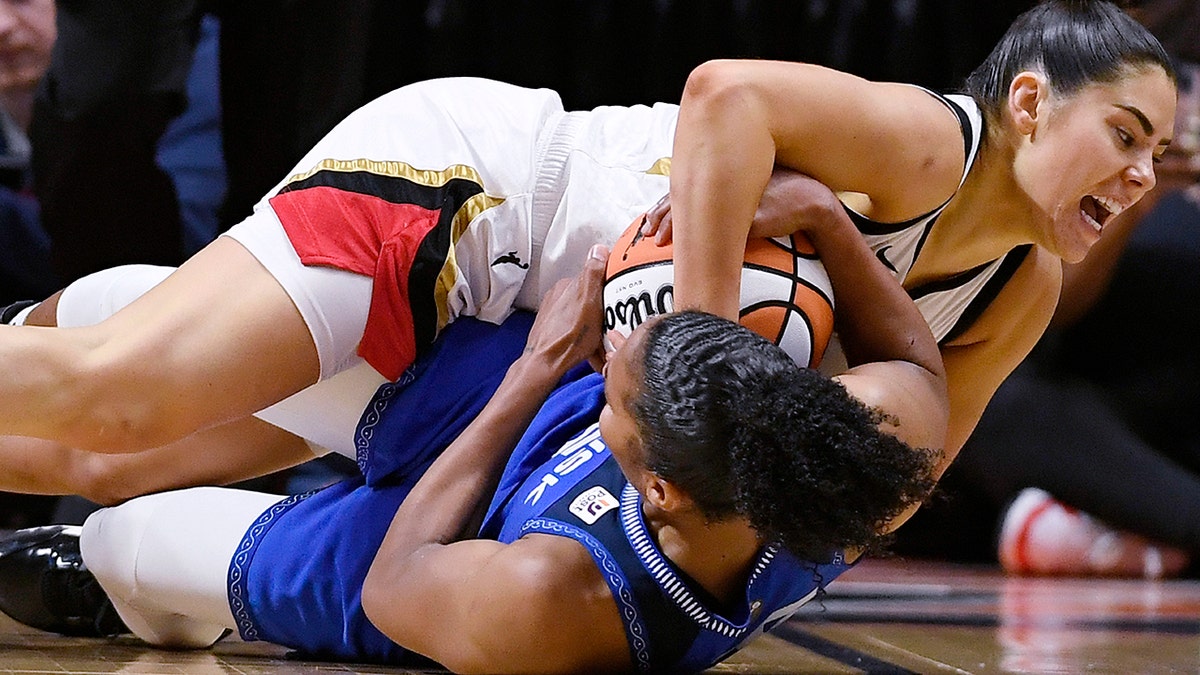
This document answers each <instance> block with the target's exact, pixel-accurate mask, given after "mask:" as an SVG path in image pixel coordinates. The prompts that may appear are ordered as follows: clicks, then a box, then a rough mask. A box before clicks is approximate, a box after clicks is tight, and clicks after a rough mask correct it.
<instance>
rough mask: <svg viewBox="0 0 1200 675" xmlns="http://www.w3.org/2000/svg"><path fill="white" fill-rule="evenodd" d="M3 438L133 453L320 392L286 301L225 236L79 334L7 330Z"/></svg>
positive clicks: (303, 336) (0, 416) (300, 323)
mask: <svg viewBox="0 0 1200 675" xmlns="http://www.w3.org/2000/svg"><path fill="white" fill-rule="evenodd" d="M0 363H9V364H20V366H19V367H14V368H12V369H11V371H10V372H9V374H8V376H7V377H6V378H4V380H3V381H0V401H3V402H4V403H3V405H0V430H2V431H4V432H6V433H10V434H20V435H25V436H34V437H38V438H45V439H48V440H56V441H60V442H63V443H66V444H67V445H70V446H73V447H78V448H83V449H87V450H95V451H102V452H130V451H135V450H141V449H145V448H150V447H155V446H158V445H162V444H164V443H166V442H169V441H173V440H177V439H179V438H182V437H183V436H186V435H188V434H190V433H192V432H194V431H196V430H198V429H201V428H205V427H209V426H212V425H215V424H219V423H222V422H227V421H230V420H234V419H238V418H240V417H245V416H248V415H250V414H252V413H253V412H255V411H257V410H259V409H261V408H264V407H266V406H268V405H270V404H272V403H275V402H277V401H279V400H281V399H283V398H285V397H286V396H288V395H290V394H293V393H295V392H297V391H299V390H300V389H302V388H304V387H305V386H308V385H310V384H312V383H313V382H315V381H316V379H317V376H318V373H319V367H320V365H319V361H318V357H317V352H316V348H315V346H314V344H313V340H312V337H311V335H310V334H309V331H308V328H307V327H306V325H305V323H304V320H303V318H302V317H301V315H300V313H299V311H298V310H297V309H296V308H295V306H294V305H293V304H292V302H291V300H290V298H289V297H288V295H287V293H286V292H285V291H284V290H283V288H282V287H281V286H280V285H279V284H278V282H276V281H275V279H274V277H272V276H271V275H270V274H269V273H268V272H267V271H266V269H265V268H263V267H262V266H261V265H260V264H259V263H258V261H257V260H256V259H255V258H254V256H253V255H251V254H250V253H249V252H248V251H246V250H245V248H243V247H242V246H241V245H240V244H238V243H237V242H236V241H234V240H232V239H230V238H227V237H222V238H220V239H218V240H217V241H216V242H214V243H213V244H211V245H210V246H209V247H208V248H206V249H204V250H203V251H201V252H200V253H198V254H197V255H196V256H195V257H193V258H192V259H191V260H189V261H188V262H187V263H185V264H184V265H183V266H182V267H181V268H180V269H179V270H178V271H177V272H176V273H175V274H173V275H171V276H170V277H169V278H167V279H166V280H165V281H164V282H163V283H161V284H160V285H158V286H156V287H155V288H154V289H152V290H151V291H149V292H148V293H146V295H145V296H143V297H142V298H139V299H138V300H136V301H134V302H133V303H132V304H130V305H129V306H128V307H126V308H125V309H123V310H121V311H119V312H117V313H116V314H114V315H113V316H112V317H110V318H109V319H107V320H105V321H103V322H101V323H100V324H97V325H96V326H90V327H86V328H74V329H54V330H47V329H35V328H11V327H10V328H6V329H4V330H2V331H0Z"/></svg>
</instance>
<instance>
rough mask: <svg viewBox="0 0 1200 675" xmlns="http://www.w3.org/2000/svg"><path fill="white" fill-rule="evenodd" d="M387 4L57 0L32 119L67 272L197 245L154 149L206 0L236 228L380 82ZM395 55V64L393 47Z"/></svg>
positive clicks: (226, 219)
mask: <svg viewBox="0 0 1200 675" xmlns="http://www.w3.org/2000/svg"><path fill="white" fill-rule="evenodd" d="M376 4H377V3H376V2H375V0H260V1H257V2H205V1H204V0H155V2H145V1H144V0H72V1H71V2H62V3H60V6H59V8H58V20H57V29H58V40H57V42H56V43H55V45H54V51H53V58H52V60H51V63H50V68H49V71H48V72H47V73H46V76H45V78H44V79H43V82H42V86H41V87H39V89H38V92H37V96H36V99H35V107H34V112H33V121H32V127H31V138H32V146H33V167H34V190H35V193H36V195H37V197H38V200H39V202H40V204H41V208H42V223H43V225H44V227H45V228H46V230H47V231H48V232H49V233H50V235H51V242H52V243H51V246H52V260H53V264H54V269H55V271H56V272H57V273H58V275H59V278H60V280H61V281H62V282H63V283H66V282H69V281H73V280H74V279H76V278H78V277H80V276H83V275H85V274H88V273H90V272H94V271H97V270H99V269H104V268H107V267H111V266H113V265H119V264H124V263H150V264H163V265H178V264H179V263H181V262H182V261H183V259H184V258H185V252H186V251H187V250H188V248H190V247H189V246H186V245H185V241H186V237H185V235H184V231H183V229H182V227H181V224H180V215H179V213H180V207H179V203H178V202H179V201H180V199H179V198H178V197H177V194H176V187H177V185H176V183H175V182H174V181H172V180H171V177H170V176H168V174H167V173H166V172H165V171H164V170H163V168H162V167H160V166H159V165H158V163H157V162H156V150H157V143H158V141H159V139H160V138H161V137H162V136H163V134H164V132H165V131H166V130H167V125H168V124H169V123H170V121H171V120H173V119H174V118H176V117H177V116H178V115H179V113H180V112H181V111H182V110H183V109H184V107H185V102H186V96H185V82H186V78H187V75H188V72H189V68H190V66H191V62H192V55H193V51H194V48H195V46H196V43H197V39H198V36H199V35H200V34H201V33H200V25H201V17H202V16H203V15H204V13H205V11H206V10H208V9H212V10H213V11H214V12H215V13H216V15H217V17H218V18H219V19H220V23H221V31H220V32H221V37H220V49H219V52H220V54H219V61H220V87H221V93H222V96H221V100H222V113H221V114H222V120H223V122H224V124H223V132H224V148H225V159H226V170H227V172H228V192H227V195H226V199H225V202H226V206H225V208H224V209H223V211H222V215H221V221H220V222H221V223H223V224H225V225H228V224H232V223H233V222H237V221H239V220H241V219H242V218H244V217H245V216H246V215H247V214H249V212H250V209H251V207H252V205H253V204H254V203H255V202H256V201H257V200H258V199H259V198H261V197H262V195H263V194H265V193H266V192H267V190H268V189H270V187H271V186H272V185H273V184H274V182H275V181H277V180H278V178H279V176H280V175H282V174H283V173H284V172H285V171H286V170H287V169H288V168H290V167H291V166H292V165H293V164H294V163H295V161H296V160H297V159H298V158H299V157H300V156H301V155H302V154H303V152H304V151H305V150H307V149H308V148H309V147H311V146H312V145H313V144H314V143H315V142H316V141H317V140H318V139H319V138H320V137H321V136H322V135H323V134H324V133H325V132H326V131H327V130H328V129H329V128H331V127H332V126H333V124H334V123H335V122H337V121H338V120H340V119H341V118H342V117H344V116H345V115H346V114H348V113H349V112H350V111H352V110H354V109H355V108H357V107H358V106H359V105H361V104H362V103H363V102H364V101H365V100H366V99H367V98H368V97H370V96H372V95H373V94H374V93H377V92H378V91H382V89H378V90H372V91H371V92H368V91H367V88H366V78H367V73H368V70H369V69H368V66H367V61H368V51H369V45H370V44H371V43H372V40H370V39H369V36H370V35H371V32H372V30H373V28H372V26H373V23H374V19H375V16H374V14H373V11H374V10H373V8H374V6H375V5H376ZM378 4H381V5H382V4H389V3H378ZM397 4H403V3H397ZM391 46H394V45H391ZM386 58H387V62H388V63H391V64H395V63H396V55H395V53H390V54H387V55H386ZM218 227H219V228H220V226H218Z"/></svg>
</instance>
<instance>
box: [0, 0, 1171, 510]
mask: <svg viewBox="0 0 1200 675" xmlns="http://www.w3.org/2000/svg"><path fill="white" fill-rule="evenodd" d="M1176 98H1177V91H1176V86H1175V74H1174V71H1173V69H1172V67H1171V64H1170V60H1169V58H1168V57H1167V55H1166V53H1165V51H1164V50H1163V49H1162V47H1161V45H1160V44H1159V43H1158V42H1157V41H1156V40H1155V39H1154V38H1153V36H1151V35H1150V34H1149V33H1148V32H1147V31H1146V30H1145V28H1144V27H1142V26H1140V25H1139V24H1137V23H1136V22H1135V21H1133V20H1132V19H1131V18H1130V17H1129V16H1127V15H1125V14H1124V13H1123V12H1122V11H1121V10H1120V9H1119V8H1117V7H1116V6H1115V5H1113V4H1112V3H1108V2H1101V1H1099V0H1095V1H1091V2H1081V1H1078V0H1071V1H1066V0H1051V1H1049V2H1044V3H1041V4H1039V5H1037V6H1036V7H1034V8H1033V9H1031V10H1030V11H1029V12H1027V13H1026V14H1024V15H1022V16H1021V17H1020V18H1019V19H1018V20H1017V21H1016V22H1014V24H1013V26H1012V27H1011V28H1010V30H1009V32H1008V33H1007V34H1006V35H1005V37H1004V38H1003V39H1002V40H1001V42H1000V43H999V44H998V45H997V47H996V49H995V50H993V52H992V53H991V55H989V57H988V58H987V60H986V61H985V62H984V63H983V64H982V65H981V66H980V67H979V68H978V69H976V71H975V72H974V73H973V74H972V76H971V77H970V78H968V81H967V83H966V86H965V88H964V93H963V94H959V95H951V96H939V95H935V94H932V93H931V92H928V91H925V90H923V89H919V88H917V87H911V86H905V85H900V84H895V83H880V82H867V81H864V80H862V79H860V78H857V77H853V76H851V75H849V74H846V73H840V72H836V71H833V70H829V69H826V68H820V67H817V66H814V65H811V64H795V63H791V64H789V63H777V62H769V61H738V62H729V61H726V62H715V63H710V64H705V65H704V66H701V67H700V68H698V69H697V70H696V71H695V72H694V73H693V74H692V76H691V77H690V78H689V83H688V85H687V87H686V90H685V93H684V97H683V99H682V101H681V103H680V105H679V106H678V107H676V106H672V105H667V104H658V105H655V106H653V107H652V108H646V107H641V106H634V107H630V108H623V107H602V108H598V109H595V110H592V111H573V112H565V111H563V109H562V106H561V102H560V101H559V100H558V97H557V96H556V95H555V94H554V93H553V92H549V91H546V90H536V91H535V90H526V89H521V88H518V87H512V86H509V85H504V84H501V83H496V82H488V81H484V80H477V79H452V80H438V81H432V82H423V83H419V84H415V85H412V86H409V87H405V88H402V89H400V90H397V91H395V92H393V93H391V94H388V95H386V96H384V97H382V98H380V99H378V100H377V101H375V102H372V103H370V104H368V105H367V106H365V107H364V108H362V109H361V110H359V111H357V112H356V113H354V114H353V115H351V116H350V117H348V118H347V119H346V120H345V121H344V122H342V123H341V124H339V125H338V127H337V128H336V129H335V130H334V131H333V132H331V134H330V135H329V136H328V137H327V138H325V139H324V140H322V141H321V142H320V143H318V144H317V146H316V147H314V149H313V150H312V151H311V152H310V153H309V154H308V155H307V156H306V157H305V158H304V159H303V160H302V161H301V162H300V163H299V164H298V165H297V167H296V170H295V173H294V174H293V175H292V176H291V177H290V178H287V179H285V180H282V181H281V183H280V185H279V187H278V189H277V190H274V191H272V192H271V194H269V195H268V196H267V197H266V198H264V200H263V201H262V202H261V203H260V204H259V208H258V209H256V211H255V212H254V214H252V215H250V216H249V217H248V218H247V220H246V221H244V222H243V223H241V224H239V225H237V226H235V227H234V228H233V229H232V230H231V231H230V232H229V233H227V235H228V236H222V237H220V238H219V239H218V240H217V241H216V242H214V243H213V244H212V245H211V246H209V247H208V248H206V249H205V250H204V251H201V252H200V253H199V254H197V255H196V256H195V257H193V258H192V259H191V260H189V261H188V262H187V263H186V264H184V265H183V266H182V267H181V268H180V269H179V270H178V271H176V272H174V273H173V274H171V275H170V276H169V277H167V278H166V279H165V280H163V279H162V278H163V277H164V276H166V274H165V273H164V274H162V275H159V276H157V277H154V278H153V279H152V280H150V281H149V282H147V281H145V280H143V281H142V282H141V285H140V287H139V288H136V289H134V292H133V293H132V295H133V296H134V297H136V296H138V295H140V294H141V293H143V292H145V295H144V296H143V297H140V298H138V299H137V300H135V301H133V302H132V304H129V305H128V307H126V308H125V309H123V310H121V311H119V312H116V313H115V314H112V316H109V314H111V313H112V312H111V308H107V307H106V306H105V303H106V302H107V301H108V300H110V299H111V298H110V296H109V294H108V291H109V288H108V286H106V283H107V278H106V279H101V280H100V281H99V282H98V285H99V288H95V287H92V288H86V287H87V286H88V284H86V283H81V284H80V285H79V286H76V287H75V288H74V291H77V293H73V294H72V295H74V296H75V301H73V302H67V301H68V300H69V298H68V296H67V294H64V296H63V301H64V305H65V304H72V305H74V306H79V305H83V306H85V309H86V308H90V309H91V310H92V313H91V314H85V319H84V320H83V321H79V320H77V319H78V317H64V316H63V315H64V314H65V313H66V312H65V311H64V310H65V307H62V306H60V307H59V311H58V312H57V313H56V312H54V311H53V308H51V307H45V306H43V307H39V308H38V310H45V311H46V313H48V314H50V317H49V320H48V321H47V320H46V317H38V319H39V320H41V321H42V322H43V323H49V324H55V323H56V322H57V323H58V324H61V325H62V326H64V327H66V326H71V327H73V328H72V329H71V330H34V329H32V328H28V327H9V326H0V365H3V366H4V370H5V377H4V378H0V434H13V435H10V436H0V467H2V470H0V489H6V490H11V491H22V492H43V493H45V492H53V493H61V492H68V493H71V492H86V493H88V494H89V496H92V497H93V498H96V499H98V500H101V501H105V502H113V501H119V500H120V499H123V498H127V497H129V496H131V495H133V494H144V493H145V492H148V491H154V490H158V489H163V488H165V487H178V486H182V485H195V484H202V483H208V484H213V483H218V482H225V481H230V480H233V479H235V478H244V477H246V476H247V475H252V474H253V472H262V471H268V470H272V469H276V468H279V466H281V465H286V464H288V463H294V462H295V461H298V460H297V458H298V457H302V456H303V454H304V447H303V444H300V445H299V450H297V448H296V444H295V443H294V442H293V441H294V439H293V438H292V437H290V436H288V435H287V434H284V433H282V432H280V431H279V430H278V429H276V428H274V427H272V426H271V425H266V424H261V423H259V422H258V421H257V418H255V417H252V415H255V414H257V415H261V416H263V418H264V419H267V420H270V421H272V422H273V423H275V424H277V425H280V426H282V427H283V428H286V429H288V430H289V431H291V432H293V433H295V434H297V435H299V436H301V437H303V438H305V439H307V440H308V441H311V442H313V443H315V444H316V445H320V446H322V447H324V448H327V449H330V450H334V451H337V452H345V453H347V454H349V455H351V456H353V455H354V454H355V451H354V448H353V443H352V439H353V438H354V429H355V425H356V423H357V422H358V421H359V420H358V415H359V414H360V413H361V411H362V406H363V405H364V404H365V403H366V402H367V401H369V400H370V398H371V395H372V394H373V392H374V390H375V388H376V387H378V386H379V385H381V384H382V383H383V382H384V381H385V380H386V379H392V378H396V377H398V376H399V375H400V374H401V373H402V372H403V371H404V367H405V366H406V365H407V364H408V362H409V361H410V360H411V358H413V357H414V356H415V354H416V353H418V352H419V351H420V350H423V349H426V348H428V346H429V344H430V342H431V341H432V340H433V339H434V337H435V336H436V334H437V333H438V331H439V330H441V329H442V328H443V327H444V326H445V325H446V324H447V323H448V322H451V321H453V320H456V319H457V318H458V317H459V316H461V315H474V316H477V317H479V318H482V319H485V320H490V321H500V320H502V319H503V318H504V317H505V316H507V314H508V313H509V312H510V311H512V310H513V309H514V308H520V309H527V310H533V309H535V308H536V306H537V302H538V299H539V298H540V297H541V295H542V294H543V293H544V292H545V291H546V290H547V289H548V288H550V286H551V284H552V283H553V282H554V281H555V280H557V279H561V278H566V277H569V276H571V275H572V274H573V273H574V269H575V265H576V261H577V260H578V259H579V258H581V257H583V255H584V253H585V252H586V251H587V250H588V248H589V247H590V246H591V245H592V244H595V243H605V244H611V243H612V242H613V241H615V240H616V239H617V237H618V236H619V234H620V233H621V231H622V230H623V229H624V228H625V226H626V224H627V223H628V222H629V220H630V219H631V218H632V217H633V216H634V215H635V214H637V213H640V212H642V211H644V210H645V209H647V208H649V207H650V206H651V205H652V204H653V203H654V201H655V200H656V199H658V198H659V197H660V196H661V195H662V194H663V193H664V192H666V190H667V177H666V173H667V167H670V173H671V177H670V191H671V195H672V202H671V208H672V209H673V214H674V215H673V218H674V221H677V222H678V227H676V228H674V229H675V231H674V236H675V239H676V242H677V245H678V255H677V256H676V264H677V268H678V272H679V278H678V282H679V283H678V291H679V293H678V298H679V301H680V306H686V307H690V308H694V309H701V310H706V311H710V312H714V313H717V314H719V315H722V316H727V317H729V318H733V317H734V316H735V315H736V313H737V293H736V290H737V288H738V286H739V283H738V279H737V277H736V276H734V275H733V274H732V273H731V272H733V271H736V267H737V263H738V262H739V260H740V258H741V256H740V253H741V251H742V250H743V249H744V247H745V242H746V240H747V233H753V232H755V230H754V228H753V226H752V218H753V216H754V215H755V208H756V205H757V206H759V207H761V206H762V200H761V198H762V197H763V196H764V191H763V188H764V185H767V183H768V177H769V176H770V175H771V172H772V168H773V167H776V166H783V167H787V168H792V169H795V170H797V171H800V172H802V173H804V174H806V175H809V176H813V177H815V178H816V179H818V180H819V181H821V182H822V183H824V184H825V185H828V186H829V187H831V188H832V189H834V190H836V191H838V192H839V193H854V194H856V195H857V196H858V197H860V198H859V199H856V200H855V202H854V204H855V206H856V207H857V208H859V211H858V212H856V213H855V214H854V217H855V219H856V222H857V223H858V225H859V228H860V230H861V231H862V233H863V234H864V235H865V236H866V237H867V238H868V239H869V241H870V243H871V246H872V247H873V248H874V249H875V250H876V252H877V253H878V255H880V256H881V257H882V258H884V259H886V260H887V261H888V264H889V265H890V266H891V268H892V269H893V271H894V274H895V276H896V277H897V278H898V279H900V280H901V282H902V283H903V284H904V285H905V286H906V287H907V288H908V289H909V291H910V292H911V294H912V295H913V297H915V298H917V302H918V305H919V306H920V307H921V308H922V312H923V314H924V315H925V316H926V318H927V320H928V322H929V325H930V327H931V329H932V330H933V332H934V335H935V337H936V338H937V339H938V340H939V342H940V343H941V345H942V353H943V359H944V361H945V364H946V370H947V379H948V383H949V390H950V396H951V402H952V403H951V423H950V433H949V436H948V442H947V452H946V453H945V455H944V460H945V461H949V460H950V459H951V458H952V457H953V455H954V453H955V452H956V451H957V449H958V448H959V447H961V445H962V443H963V442H964V441H965V439H966V438H967V436H968V435H969V433H970V431H971V429H972V428H973V427H974V425H975V423H976V422H977V421H978V419H979V416H980V415H981V414H982V412H983V410H984V407H985V405H986V403H987V401H988V399H989V398H990V397H991V395H992V394H993V393H994V391H995V389H996V387H997V386H999V384H1000V382H1001V381H1002V380H1003V379H1004V377H1005V376H1007V374H1008V373H1009V372H1010V371H1011V370H1012V368H1013V367H1015V366H1016V364H1017V363H1019V362H1020V360H1021V359H1022V358H1024V356H1025V355H1026V354H1027V353H1028V352H1029V349H1030V348H1031V347H1032V345H1033V344H1034V343H1035V342H1036V340H1037V338H1038V336H1039V335H1040V334H1041V333H1042V331H1043V330H1044V329H1045V326H1046V324H1047V322H1048V320H1049V317H1050V315H1051V312H1052V311H1053V307H1054V304H1055V300H1056V297H1057V293H1058V289H1059V287H1060V281H1061V271H1060V266H1061V261H1062V260H1064V259H1065V260H1078V259H1079V258H1081V257H1082V256H1083V255H1084V254H1085V253H1086V252H1087V250H1088V249H1089V248H1090V247H1091V246H1092V245H1093V244H1094V243H1095V242H1096V240H1097V239H1098V238H1099V236H1100V232H1101V231H1102V230H1103V229H1104V227H1105V225H1106V224H1107V223H1109V222H1110V221H1111V218H1112V216H1113V215H1115V214H1116V213H1118V212H1120V211H1121V210H1123V209H1125V208H1127V207H1129V206H1130V205H1132V204H1134V203H1135V202H1137V201H1138V200H1139V199H1140V198H1141V197H1142V196H1143V195H1144V194H1145V193H1146V192H1147V191H1148V190H1150V189H1151V188H1153V186H1154V183H1155V175H1154V168H1153V163H1154V161H1155V160H1156V158H1159V157H1161V155H1162V153H1163V151H1164V150H1165V148H1166V146H1167V145H1168V144H1169V143H1170V138H1171V134H1172V127H1173V122H1174V116H1175V107H1176ZM672 153H673V156H672ZM668 159H670V160H671V161H669V162H668V161H666V160H668ZM784 201H785V202H788V201H791V200H789V199H788V198H787V197H785V198H784ZM838 208H842V206H841V205H840V204H838ZM652 220H654V219H652ZM655 222H657V221H655ZM789 223H790V221H788V220H787V219H784V221H783V226H782V227H783V228H784V230H785V231H787V230H788V228H789V227H790V224H789ZM767 231H768V232H771V233H778V232H779V230H773V229H770V228H769V227H768V228H767ZM757 233H758V234H763V232H762V231H758V232H757ZM160 280H161V281H162V283H160V284H158V285H157V286H155V285H154V283H155V282H158V281H160ZM80 286H83V287H84V288H81V287H80ZM151 286H153V288H152V289H151V290H149V291H148V292H147V289H148V288H150V287H151ZM117 295H118V296H119V302H116V303H115V304H116V305H118V306H120V305H124V304H125V303H126V302H128V301H129V298H128V297H127V296H121V294H117ZM97 308H100V311H99V312H98V315H97V311H96V310H97ZM38 310H32V311H31V313H30V314H29V315H28V316H23V315H22V316H16V317H14V318H15V319H16V320H17V321H18V322H20V321H24V320H25V319H27V318H33V312H37V311H38ZM64 318H65V319H66V320H63V319H64ZM34 323H37V321H34ZM355 377H361V378H362V379H360V380H356V379H353V378H355ZM339 378H350V379H349V380H345V379H339ZM347 382H348V383H349V386H347V387H344V388H340V389H339V388H338V387H339V386H340V384H345V383H347ZM314 383H317V385H316V386H318V387H320V386H324V385H330V386H333V387H334V389H335V391H337V392H338V395H339V396H342V395H344V396H343V398H344V400H345V401H346V404H345V405H343V406H341V407H335V406H332V405H329V404H328V400H329V399H330V398H331V397H328V396H325V397H323V398H324V400H325V402H324V403H323V404H322V405H318V406H310V407H308V408H306V409H304V410H302V411H300V412H298V413H294V414H288V415H283V416H282V417H280V416H279V415H281V414H282V413H281V411H280V410H279V409H278V408H275V409H273V410H271V409H268V410H266V411H264V410H263V409H264V408H266V407H268V406H271V407H272V408H274V407H275V406H277V405H278V404H279V402H280V401H281V400H282V399H284V398H285V397H287V396H290V395H292V394H294V393H296V392H297V391H299V390H301V389H303V388H305V387H308V386H309V385H313V384H314ZM338 411H341V412H344V413H345V414H344V415H339V414H338ZM247 433H254V434H257V435H258V437H259V443H256V445H255V447H256V448H260V450H257V451H256V452H254V453H246V452H241V448H240V447H238V446H237V445H236V444H234V445H233V446H232V447H227V446H225V445H222V443H224V442H227V441H228V440H229V439H230V438H241V437H243V436H244V435H245V434H247ZM35 439H44V440H45V442H37V441H36V440H35ZM169 443H178V444H179V445H174V446H168V449H167V450H164V449H163V447H161V446H163V445H164V444H169ZM147 448H149V449H150V450H148V452H151V453H152V454H153V456H152V457H151V458H150V459H147V460H145V461H146V462H149V463H151V464H155V468H154V469H151V470H144V469H143V466H144V465H138V466H137V468H130V466H129V465H128V464H127V463H125V462H123V461H114V462H107V461H104V460H101V459H96V457H93V456H89V455H86V454H81V451H94V452H95V453H130V452H134V451H137V450H141V449H147ZM197 448H206V450H205V451H203V452H201V451H199V450H198V449H197ZM264 448H266V449H264ZM172 449H173V450H172ZM172 451H173V454H172ZM296 453H299V455H297V454H296Z"/></svg>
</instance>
